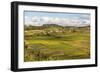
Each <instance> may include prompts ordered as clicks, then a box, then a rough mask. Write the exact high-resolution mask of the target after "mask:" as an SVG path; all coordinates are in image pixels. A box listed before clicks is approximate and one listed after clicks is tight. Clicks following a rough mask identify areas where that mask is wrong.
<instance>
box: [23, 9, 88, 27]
mask: <svg viewBox="0 0 100 73" xmlns="http://www.w3.org/2000/svg"><path fill="white" fill-rule="evenodd" d="M24 18H25V24H26V25H29V24H31V25H32V24H34V25H43V24H44V23H58V22H59V23H58V24H61V25H63V26H65V25H67V24H71V26H74V25H76V24H78V23H79V25H81V24H82V25H84V24H85V25H86V24H88V25H90V14H88V13H61V12H60V13H58V12H36V11H35V12H34V11H24ZM62 22H63V23H62ZM64 22H65V23H64ZM76 22H77V23H76Z"/></svg>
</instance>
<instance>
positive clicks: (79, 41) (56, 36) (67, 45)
mask: <svg viewBox="0 0 100 73" xmlns="http://www.w3.org/2000/svg"><path fill="white" fill-rule="evenodd" d="M89 28H90V27H89ZM89 28H87V27H83V28H70V29H69V28H65V29H61V28H60V27H59V28H58V27H50V28H46V29H31V30H26V29H25V30H24V61H25V62H30V61H51V60H75V59H89V58H90V29H89Z"/></svg>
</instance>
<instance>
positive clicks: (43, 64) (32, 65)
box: [18, 5, 95, 68]
mask: <svg viewBox="0 0 100 73" xmlns="http://www.w3.org/2000/svg"><path fill="white" fill-rule="evenodd" d="M24 10H30V11H49V12H73V13H90V14H91V45H90V50H91V57H90V59H81V60H63V61H62V60H61V61H43V62H24V42H23V41H24V27H23V26H24V22H23V16H24V15H23V12H24ZM18 21H19V22H18V25H19V27H18V35H19V36H18V38H19V39H18V45H19V46H18V68H36V67H50V66H65V65H66V66H71V65H85V64H95V45H94V44H95V10H93V9H79V8H67V7H66V8H60V7H46V6H27V5H19V6H18Z"/></svg>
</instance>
